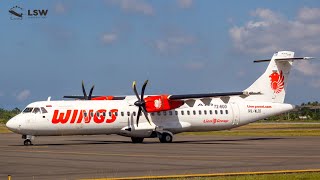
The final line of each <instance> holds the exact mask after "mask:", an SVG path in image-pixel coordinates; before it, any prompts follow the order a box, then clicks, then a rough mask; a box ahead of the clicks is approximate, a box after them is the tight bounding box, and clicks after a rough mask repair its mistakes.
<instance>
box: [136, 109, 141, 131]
mask: <svg viewBox="0 0 320 180" xmlns="http://www.w3.org/2000/svg"><path fill="white" fill-rule="evenodd" d="M141 111H142V108H141V106H139V110H138V115H137V127H138V126H139V119H140V116H141Z"/></svg>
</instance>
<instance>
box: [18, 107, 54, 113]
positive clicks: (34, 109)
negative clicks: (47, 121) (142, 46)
mask: <svg viewBox="0 0 320 180" xmlns="http://www.w3.org/2000/svg"><path fill="white" fill-rule="evenodd" d="M40 109H41V110H40ZM31 112H32V113H35V114H45V113H48V111H47V110H46V108H44V107H40V108H38V107H26V108H25V109H24V110H23V111H22V113H31Z"/></svg>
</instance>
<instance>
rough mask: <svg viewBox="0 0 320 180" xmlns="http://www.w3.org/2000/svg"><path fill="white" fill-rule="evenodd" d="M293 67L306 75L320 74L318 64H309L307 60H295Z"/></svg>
mask: <svg viewBox="0 0 320 180" xmlns="http://www.w3.org/2000/svg"><path fill="white" fill-rule="evenodd" d="M293 67H294V69H296V70H298V71H299V72H300V73H302V74H303V75H306V76H320V71H319V69H320V65H319V64H311V63H310V62H308V61H300V62H295V65H294V66H293Z"/></svg>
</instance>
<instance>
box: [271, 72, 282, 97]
mask: <svg viewBox="0 0 320 180" xmlns="http://www.w3.org/2000/svg"><path fill="white" fill-rule="evenodd" d="M269 77H270V81H271V84H270V85H271V89H272V90H273V91H274V93H276V94H278V93H280V92H281V91H282V90H283V88H284V76H283V74H282V71H280V74H279V73H278V72H273V73H272V74H271V75H270V76H269Z"/></svg>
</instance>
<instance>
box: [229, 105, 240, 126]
mask: <svg viewBox="0 0 320 180" xmlns="http://www.w3.org/2000/svg"><path fill="white" fill-rule="evenodd" d="M230 105H231V108H232V114H233V119H232V125H234V126H236V125H238V124H239V123H240V109H239V105H238V104H237V103H235V102H232V103H230Z"/></svg>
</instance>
